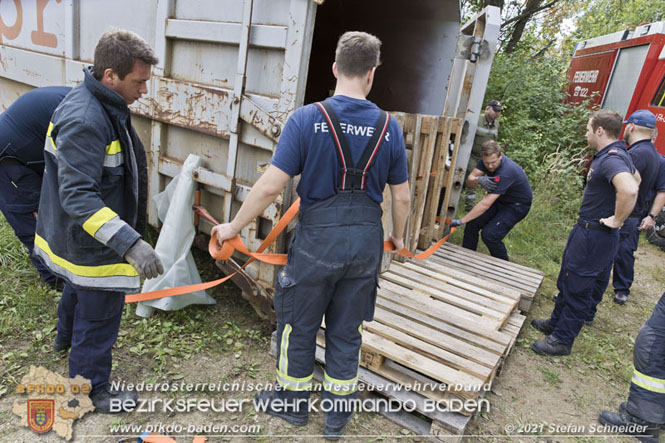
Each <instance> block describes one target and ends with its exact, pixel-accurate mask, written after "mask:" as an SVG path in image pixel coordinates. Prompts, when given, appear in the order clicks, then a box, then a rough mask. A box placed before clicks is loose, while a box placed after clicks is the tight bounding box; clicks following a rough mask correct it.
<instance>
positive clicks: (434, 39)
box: [305, 0, 460, 115]
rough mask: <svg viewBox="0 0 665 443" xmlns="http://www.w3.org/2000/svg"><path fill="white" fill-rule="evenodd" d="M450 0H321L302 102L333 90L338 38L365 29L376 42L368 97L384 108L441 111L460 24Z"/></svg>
mask: <svg viewBox="0 0 665 443" xmlns="http://www.w3.org/2000/svg"><path fill="white" fill-rule="evenodd" d="M459 21H460V11H459V2H457V1H456V0H445V1H440V0H437V1H435V0H413V1H410V2H409V4H408V6H406V5H405V4H404V2H403V1H399V0H363V1H362V2H359V1H357V0H335V1H327V2H325V3H324V4H323V5H322V6H319V7H318V9H317V11H316V22H315V27H314V35H313V37H312V49H311V54H310V64H309V74H308V77H307V87H306V91H305V103H312V102H315V101H320V100H324V99H325V98H326V97H329V96H330V95H332V94H333V91H334V89H335V78H334V76H333V73H332V63H333V61H334V58H335V47H336V45H337V40H338V38H339V37H340V36H341V35H342V34H343V33H344V32H346V31H365V32H369V33H370V34H374V35H376V36H377V37H378V38H379V39H381V41H382V43H383V44H382V46H381V61H382V64H381V66H379V68H378V69H377V73H376V76H375V79H374V86H373V87H372V91H371V93H370V95H369V97H368V99H369V100H372V101H373V102H374V103H376V104H377V105H378V106H379V107H381V108H383V109H386V110H388V111H402V112H407V113H412V114H415V113H419V114H429V115H441V114H442V113H443V106H444V102H445V98H446V89H447V85H448V79H449V77H450V72H451V69H452V62H453V57H454V55H455V48H456V42H457V34H458V32H459V29H460V25H459Z"/></svg>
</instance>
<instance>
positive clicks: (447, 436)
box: [270, 333, 471, 442]
mask: <svg viewBox="0 0 665 443" xmlns="http://www.w3.org/2000/svg"><path fill="white" fill-rule="evenodd" d="M277 349H278V347H277V341H276V336H275V333H273V336H272V340H271V343H270V354H271V355H272V356H273V357H275V358H277ZM315 357H316V361H317V363H319V364H321V365H323V366H325V348H324V347H322V346H318V345H317V347H316V354H315ZM314 378H315V379H316V380H317V381H319V382H321V381H322V380H323V369H322V368H321V367H320V366H318V365H315V368H314ZM358 381H359V382H360V383H361V387H360V388H359V396H360V397H361V398H363V399H370V400H374V401H376V403H375V404H376V405H377V408H376V410H375V412H378V413H379V414H381V415H383V416H385V417H386V418H388V419H389V420H391V421H393V422H395V423H397V424H399V425H400V426H403V427H405V428H406V429H409V430H410V431H412V432H413V433H415V434H416V435H420V436H429V437H432V438H434V439H441V440H443V441H446V442H450V441H455V442H457V441H461V438H462V434H463V433H464V429H465V428H466V426H467V424H468V423H469V421H470V420H471V416H470V415H462V414H459V413H457V412H449V411H444V410H441V409H439V408H434V409H433V410H432V408H431V407H428V405H427V402H428V399H427V397H425V396H423V395H422V394H420V393H418V392H415V391H413V390H410V389H409V390H407V389H403V387H402V386H400V385H398V384H396V383H394V382H392V381H391V380H389V379H387V378H385V377H383V376H381V375H379V374H377V373H375V372H372V371H371V370H370V369H366V368H364V367H360V368H358ZM382 400H383V401H382ZM387 401H390V402H398V403H399V405H402V406H403V405H408V406H409V407H408V408H403V407H401V408H387V405H386V402H387ZM430 404H431V403H430ZM395 409H398V410H395ZM406 409H408V411H407V410H406ZM411 409H413V410H411ZM451 438H454V440H451Z"/></svg>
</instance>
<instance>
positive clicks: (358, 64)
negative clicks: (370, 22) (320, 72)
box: [335, 31, 381, 77]
mask: <svg viewBox="0 0 665 443" xmlns="http://www.w3.org/2000/svg"><path fill="white" fill-rule="evenodd" d="M380 58H381V40H379V39H378V38H376V36H374V35H372V34H368V33H366V32H360V31H350V32H345V33H344V34H342V36H341V37H340V38H339V40H338V41H337V49H336V50H335V62H336V63H337V72H338V73H340V74H342V75H343V76H344V77H362V76H364V75H366V74H367V73H368V72H369V71H370V69H372V68H375V67H377V66H379V64H380V63H381V62H380Z"/></svg>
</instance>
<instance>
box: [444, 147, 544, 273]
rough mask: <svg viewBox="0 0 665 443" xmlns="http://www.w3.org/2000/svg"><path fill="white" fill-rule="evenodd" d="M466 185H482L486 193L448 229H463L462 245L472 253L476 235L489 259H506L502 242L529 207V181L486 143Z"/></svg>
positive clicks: (499, 152)
mask: <svg viewBox="0 0 665 443" xmlns="http://www.w3.org/2000/svg"><path fill="white" fill-rule="evenodd" d="M466 185H467V186H468V187H470V188H475V187H476V186H478V185H480V186H482V187H483V188H484V189H485V190H486V191H487V194H486V195H485V197H483V199H482V200H480V201H479V202H478V204H477V205H476V206H474V207H473V209H471V211H469V213H468V214H466V215H465V216H464V217H462V218H461V219H460V220H453V221H452V223H451V226H461V225H463V224H464V223H467V225H466V228H465V229H464V238H463V240H462V246H464V247H465V248H467V249H471V250H473V251H475V250H476V248H477V247H478V233H479V232H481V236H482V239H483V243H485V245H486V246H487V249H489V251H490V254H491V255H492V257H497V258H500V259H503V260H508V251H506V246H505V245H504V244H503V239H504V237H505V236H506V235H508V233H509V232H510V230H511V229H512V228H513V227H514V226H515V225H516V224H517V223H518V222H519V221H520V220H522V219H523V218H524V217H526V215H527V214H528V213H529V209H530V208H531V200H532V197H533V195H532V192H531V186H530V185H529V179H528V178H527V176H526V174H525V173H524V171H523V170H522V168H520V166H519V165H518V164H517V163H515V162H514V161H512V160H511V159H510V158H508V156H506V155H503V154H502V153H501V146H500V145H499V144H498V143H497V142H495V141H493V140H489V141H486V142H485V143H484V144H483V147H482V151H481V159H480V160H479V161H478V163H477V164H476V167H475V168H474V170H473V171H472V172H471V174H470V175H469V178H468V179H467V181H466Z"/></svg>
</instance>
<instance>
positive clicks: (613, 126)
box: [591, 109, 623, 139]
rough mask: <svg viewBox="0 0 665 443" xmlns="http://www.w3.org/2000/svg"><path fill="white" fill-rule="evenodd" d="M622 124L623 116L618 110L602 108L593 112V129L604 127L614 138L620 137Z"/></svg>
mask: <svg viewBox="0 0 665 443" xmlns="http://www.w3.org/2000/svg"><path fill="white" fill-rule="evenodd" d="M622 126H623V117H621V114H619V113H618V112H616V111H610V110H609V109H601V110H599V111H596V112H594V113H593V114H591V129H593V130H594V131H595V130H596V129H598V128H603V129H604V130H605V132H607V135H609V136H610V137H612V138H617V139H618V138H619V135H620V134H621V127H622Z"/></svg>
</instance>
